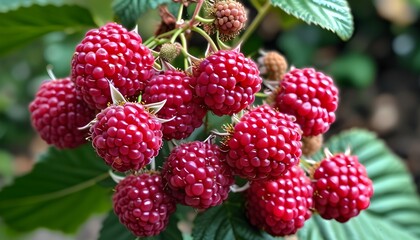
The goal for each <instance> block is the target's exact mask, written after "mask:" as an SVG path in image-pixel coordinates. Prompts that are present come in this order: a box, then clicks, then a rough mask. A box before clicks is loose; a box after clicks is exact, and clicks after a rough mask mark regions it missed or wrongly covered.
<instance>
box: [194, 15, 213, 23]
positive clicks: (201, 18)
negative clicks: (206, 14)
mask: <svg viewBox="0 0 420 240" xmlns="http://www.w3.org/2000/svg"><path fill="white" fill-rule="evenodd" d="M194 19H195V20H197V21H199V22H202V23H213V22H214V18H203V17H200V16H198V15H197V16H195V18H194Z"/></svg>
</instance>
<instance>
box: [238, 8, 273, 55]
mask: <svg viewBox="0 0 420 240" xmlns="http://www.w3.org/2000/svg"><path fill="white" fill-rule="evenodd" d="M270 8H271V1H270V0H268V1H267V2H265V4H264V5H263V6H262V7H261V8H259V9H258V14H257V16H256V17H255V18H254V20H253V21H252V23H251V25H249V27H248V28H247V29H246V31H245V32H244V34H243V35H242V36H241V38H240V39H239V40H238V42H237V43H236V45H235V48H236V47H237V46H238V45H239V44H241V43H243V42H245V41H246V40H247V39H248V38H249V37H250V36H251V34H252V33H253V32H254V31H255V30H256V29H257V27H258V26H259V25H260V23H261V21H262V20H263V19H264V17H265V15H266V14H267V13H268V10H270Z"/></svg>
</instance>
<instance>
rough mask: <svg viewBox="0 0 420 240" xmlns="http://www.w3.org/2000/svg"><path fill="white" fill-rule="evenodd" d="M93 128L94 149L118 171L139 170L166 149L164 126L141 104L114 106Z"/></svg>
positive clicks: (102, 114) (105, 110)
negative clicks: (163, 141) (164, 145)
mask: <svg viewBox="0 0 420 240" xmlns="http://www.w3.org/2000/svg"><path fill="white" fill-rule="evenodd" d="M96 120H97V121H96V122H95V123H94V124H93V125H92V126H91V128H90V132H91V133H92V145H93V147H94V148H95V149H96V152H97V153H98V155H99V156H100V157H102V158H103V159H104V160H105V162H106V163H107V164H108V165H109V166H111V167H112V168H113V169H114V170H117V171H120V172H125V171H128V170H139V169H141V168H143V167H144V166H145V165H146V164H149V163H150V161H151V159H152V158H153V157H155V156H156V155H157V154H158V153H159V150H160V148H161V146H162V131H161V130H160V129H161V126H162V125H161V124H160V122H159V121H158V120H157V119H156V118H155V117H153V116H152V115H151V114H150V113H149V112H147V111H146V110H145V108H144V107H143V105H141V104H139V103H130V102H127V103H125V104H123V105H111V106H109V107H108V108H106V109H104V110H102V112H100V113H99V114H98V115H97V116H96Z"/></svg>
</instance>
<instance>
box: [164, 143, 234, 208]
mask: <svg viewBox="0 0 420 240" xmlns="http://www.w3.org/2000/svg"><path fill="white" fill-rule="evenodd" d="M162 175H163V179H164V183H165V186H166V189H167V190H168V192H169V193H170V195H171V196H173V197H174V198H175V199H176V200H177V201H178V202H180V203H182V204H184V205H188V206H191V207H194V208H198V209H206V208H209V207H213V206H216V205H219V204H221V203H222V202H223V201H224V200H225V199H226V198H227V197H228V193H229V187H230V185H232V184H233V181H234V179H233V176H232V173H231V172H230V169H229V168H228V167H227V166H226V165H225V163H224V155H223V153H222V152H221V151H220V149H219V147H218V146H217V145H214V144H210V143H204V142H199V141H194V142H189V143H184V144H182V145H179V146H178V147H176V148H174V149H173V150H172V152H171V154H170V155H169V157H168V160H167V161H166V162H165V164H164V165H163V169H162Z"/></svg>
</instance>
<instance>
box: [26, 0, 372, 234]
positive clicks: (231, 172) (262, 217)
mask: <svg viewBox="0 0 420 240" xmlns="http://www.w3.org/2000/svg"><path fill="white" fill-rule="evenodd" d="M174 2H177V3H182V4H184V5H185V6H187V5H188V4H189V3H192V2H194V3H196V4H194V6H201V5H202V4H204V3H206V4H209V3H210V4H211V7H210V8H208V7H209V6H210V5H208V6H207V11H210V12H209V13H208V14H207V15H205V16H206V17H207V16H211V17H212V18H211V19H206V18H203V17H201V16H199V15H198V14H199V13H200V10H201V8H200V7H198V8H197V9H195V10H196V11H195V12H194V13H193V18H192V19H191V20H190V21H188V22H186V23H183V22H182V21H177V23H176V27H177V28H178V29H176V31H173V32H171V31H170V32H166V33H163V34H160V35H159V36H155V37H154V38H153V39H151V40H146V41H145V42H144V44H143V41H142V38H141V37H140V35H139V34H138V33H137V32H135V31H128V30H127V29H125V28H124V27H123V26H121V25H119V24H117V23H108V24H106V25H104V26H102V27H99V28H97V29H92V30H90V31H88V32H87V33H86V35H85V37H84V38H83V39H82V41H81V42H80V43H79V44H78V45H77V46H76V49H75V53H74V56H73V58H72V60H71V77H68V78H64V79H59V80H54V81H49V82H46V83H44V84H42V85H41V87H40V88H39V90H38V92H37V95H36V96H35V99H34V100H33V102H32V103H31V104H30V106H29V110H30V113H31V120H32V124H33V126H34V128H35V129H36V130H37V131H38V132H39V133H40V135H41V137H42V138H43V139H44V140H45V141H47V142H48V143H50V144H53V145H55V146H56V147H58V148H73V147H77V146H79V145H81V144H83V143H85V142H86V139H89V140H91V142H92V146H93V148H94V149H95V151H96V153H97V154H98V155H99V156H100V157H101V158H102V159H103V160H104V162H105V163H106V164H107V165H109V166H110V168H112V170H113V171H116V172H119V174H121V175H123V174H124V175H125V176H124V177H121V178H122V180H120V181H119V182H118V181H117V182H118V184H117V185H116V187H115V192H114V194H113V208H114V212H115V214H116V215H117V216H118V218H119V220H120V222H121V223H122V224H123V225H125V226H126V227H127V229H129V230H130V231H131V232H132V233H133V234H134V235H136V236H137V237H150V236H156V235H158V234H160V233H161V232H162V231H164V230H165V228H166V226H167V225H168V222H169V217H170V215H171V214H173V213H174V211H175V209H176V204H183V205H187V206H190V207H192V208H195V209H198V210H200V211H205V210H206V209H209V208H211V207H215V206H218V205H220V204H223V202H224V201H226V200H227V199H228V196H229V194H230V191H233V192H236V191H239V189H240V187H238V186H237V185H235V184H234V183H235V180H238V182H242V181H248V184H246V185H245V186H249V188H248V189H247V190H246V193H245V195H244V200H245V209H244V212H246V216H247V218H248V220H249V222H250V223H251V225H253V226H255V227H256V228H259V229H262V230H264V231H266V232H268V233H269V234H271V235H273V236H286V235H290V234H294V233H296V231H297V230H298V229H300V228H302V227H303V225H304V222H305V221H306V220H307V219H309V217H310V216H311V215H312V214H313V213H315V214H319V215H320V216H321V217H323V218H325V219H335V220H337V221H339V222H346V221H348V220H349V219H351V218H353V217H355V216H357V215H358V214H359V213H360V211H362V210H364V209H366V208H367V207H368V206H369V203H370V198H371V197H372V194H373V187H372V182H371V180H370V179H369V178H368V176H367V173H366V169H365V168H364V166H363V165H361V164H360V163H359V162H358V160H357V157H356V156H351V155H348V154H342V153H337V154H336V155H333V156H327V158H326V159H324V160H323V161H321V162H319V163H317V164H315V165H314V166H313V168H312V169H308V168H309V167H308V165H310V161H307V162H303V161H306V160H305V159H304V158H302V152H303V154H304V155H305V156H306V157H308V156H310V155H312V154H314V152H316V151H318V150H319V149H320V148H321V147H322V134H323V133H325V132H326V131H327V130H328V129H329V127H330V125H331V124H332V123H333V122H334V121H335V110H336V109H337V105H338V89H337V87H336V86H335V85H334V82H333V80H332V79H331V78H330V77H329V76H327V75H325V74H324V73H322V72H319V71H316V70H315V69H313V68H303V69H298V68H293V67H292V69H291V70H290V71H289V72H286V71H287V68H288V66H287V62H286V59H285V58H284V57H283V56H281V55H280V54H278V53H277V52H268V53H267V54H265V55H264V56H263V57H262V58H260V60H261V61H260V66H258V65H257V64H256V63H255V62H254V61H253V60H252V59H251V58H248V57H245V55H244V54H243V53H241V52H240V49H239V47H236V48H234V47H232V48H228V47H226V46H224V44H225V43H222V42H220V41H218V42H217V43H218V45H219V47H218V46H216V44H215V42H212V37H211V36H208V35H207V33H206V32H205V31H202V30H201V31H200V29H198V28H199V27H203V28H205V26H208V25H204V26H203V25H201V24H200V23H203V24H207V23H209V22H211V21H213V20H214V22H213V23H212V26H213V27H214V29H216V30H217V31H218V33H219V34H220V36H219V34H218V35H217V36H216V38H219V39H218V40H227V39H231V38H233V37H235V36H236V35H237V34H238V33H239V32H240V31H241V30H242V29H243V28H244V26H245V22H246V18H247V16H246V10H245V8H244V6H243V5H242V4H241V3H239V2H238V1H235V0H216V1H209V2H205V1H195V0H189V1H187V0H174ZM209 9H210V10H209ZM160 10H161V11H160V13H161V15H165V14H166V15H165V16H166V17H167V18H170V13H169V12H165V9H164V8H161V9H160ZM180 10H182V9H180ZM181 12H182V11H180V13H181ZM180 16H181V15H180ZM173 24H174V25H175V23H174V22H173ZM178 25H179V26H178ZM214 29H213V30H214ZM190 30H191V31H193V32H194V33H198V34H202V35H204V37H205V39H207V40H208V41H209V43H210V44H209V46H210V47H209V48H208V50H207V51H206V53H205V54H204V55H205V57H204V58H203V59H200V60H198V59H196V58H195V57H193V56H191V53H190V52H189V51H188V45H189V44H187V41H188V37H189V36H188V34H187V33H189V32H190ZM171 33H173V34H177V35H171ZM220 37H221V38H222V39H220ZM177 39H180V40H181V43H177V42H175V43H174V41H176V40H177ZM220 46H222V47H223V48H222V47H220ZM220 48H222V49H220ZM227 49H230V50H227ZM181 52H182V54H181ZM154 56H156V59H155V58H154ZM181 56H183V57H184V60H185V61H184V62H183V63H184V69H176V68H175V67H173V66H171V65H170V63H169V62H174V64H177V63H176V62H177V61H175V60H178V59H179V58H181ZM157 59H159V61H157ZM260 69H262V71H260ZM263 78H264V79H265V82H264V86H267V89H263V90H264V92H260V93H259V91H260V90H261V88H262V86H263ZM267 80H268V81H269V82H270V84H267V83H268V81H267ZM273 82H274V83H273ZM271 84H276V86H277V87H278V88H277V89H276V90H274V91H272V90H273V89H274V88H272V85H271ZM269 90H270V91H269ZM267 93H268V94H267ZM256 95H257V96H258V97H262V98H263V97H266V96H267V95H269V97H268V98H267V102H268V104H266V103H265V101H255V98H256ZM254 102H257V103H258V104H259V106H252V104H254ZM261 102H262V104H260V103H261ZM212 114H214V115H217V116H223V115H229V119H231V121H230V122H228V123H227V124H225V125H223V126H220V125H221V124H219V123H214V124H213V123H212V122H210V123H209V120H210V119H211V117H212ZM220 119H222V118H220ZM223 119H225V118H223ZM204 120H205V123H206V124H205V125H204V126H203V127H201V126H202V125H203V122H204ZM210 121H211V120H210ZM215 125H216V126H215ZM83 126H84V128H82V127H83ZM209 126H212V127H215V128H216V127H217V128H218V127H221V128H218V130H216V129H208V128H209ZM87 128H89V133H87V131H84V130H82V129H87ZM197 129H199V131H196V130H197ZM219 129H223V130H226V132H224V133H223V132H222V133H221V132H219V131H220V130H219ZM89 134H90V135H89ZM208 134H210V136H209V137H208V138H207V139H206V140H204V141H199V140H198V139H199V138H201V137H203V136H204V135H208ZM219 137H221V138H219ZM218 138H219V141H217V140H216V139H218ZM178 140H180V141H178ZM163 146H165V149H171V150H170V152H169V153H165V151H160V150H161V148H162V147H163ZM155 157H158V158H160V160H161V159H163V164H161V166H158V167H160V168H161V172H159V171H156V170H155V162H154V160H155ZM151 163H153V164H151ZM300 163H302V166H305V169H303V168H301V166H300ZM149 164H150V165H149ZM305 170H306V171H307V172H305ZM114 174H115V173H111V176H112V177H113V178H114V179H117V178H116V177H115V176H114ZM241 178H242V179H241ZM118 179H119V178H118ZM242 190H243V189H242ZM233 194H237V193H233ZM204 214H205V213H204Z"/></svg>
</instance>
